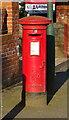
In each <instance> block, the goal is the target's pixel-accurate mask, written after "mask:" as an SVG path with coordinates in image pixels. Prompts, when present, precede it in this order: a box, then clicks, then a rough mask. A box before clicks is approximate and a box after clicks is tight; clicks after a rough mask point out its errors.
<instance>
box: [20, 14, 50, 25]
mask: <svg viewBox="0 0 69 120" xmlns="http://www.w3.org/2000/svg"><path fill="white" fill-rule="evenodd" d="M51 22H52V20H51V19H48V18H47V17H42V16H29V17H23V18H21V19H19V24H22V25H30V24H35V25H37V24H42V25H43V24H50V23H51Z"/></svg>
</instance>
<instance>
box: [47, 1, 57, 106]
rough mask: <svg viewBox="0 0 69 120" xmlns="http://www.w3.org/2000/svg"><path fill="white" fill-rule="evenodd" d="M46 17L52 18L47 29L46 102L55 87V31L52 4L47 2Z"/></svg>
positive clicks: (50, 97)
mask: <svg viewBox="0 0 69 120" xmlns="http://www.w3.org/2000/svg"><path fill="white" fill-rule="evenodd" d="M47 17H48V18H49V19H51V20H52V23H51V24H49V25H48V29H47V104H48V103H49V101H50V99H52V97H53V94H54V88H55V31H54V26H53V4H52V2H51V0H49V2H48V13H47Z"/></svg>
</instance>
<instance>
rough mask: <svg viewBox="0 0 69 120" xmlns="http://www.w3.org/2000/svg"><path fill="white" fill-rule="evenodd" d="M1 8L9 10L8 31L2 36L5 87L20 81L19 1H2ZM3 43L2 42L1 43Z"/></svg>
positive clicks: (3, 81) (0, 36) (3, 82)
mask: <svg viewBox="0 0 69 120" xmlns="http://www.w3.org/2000/svg"><path fill="white" fill-rule="evenodd" d="M0 9H6V11H7V28H8V33H7V34H3V35H0V38H2V51H1V50H0V51H1V54H2V85H3V88H5V87H7V86H10V85H11V84H14V83H16V82H19V36H18V35H19V26H18V19H19V5H18V2H11V1H6V2H5V1H2V2H0ZM0 45H1V44H0Z"/></svg>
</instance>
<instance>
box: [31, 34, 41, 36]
mask: <svg viewBox="0 0 69 120" xmlns="http://www.w3.org/2000/svg"><path fill="white" fill-rule="evenodd" d="M29 36H41V34H29Z"/></svg>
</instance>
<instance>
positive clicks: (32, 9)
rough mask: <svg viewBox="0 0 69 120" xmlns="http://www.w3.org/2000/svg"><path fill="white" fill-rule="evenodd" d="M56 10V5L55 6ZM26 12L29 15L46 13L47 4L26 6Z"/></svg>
mask: <svg viewBox="0 0 69 120" xmlns="http://www.w3.org/2000/svg"><path fill="white" fill-rule="evenodd" d="M53 10H55V4H53ZM25 11H26V12H28V13H46V12H47V4H25Z"/></svg>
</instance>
